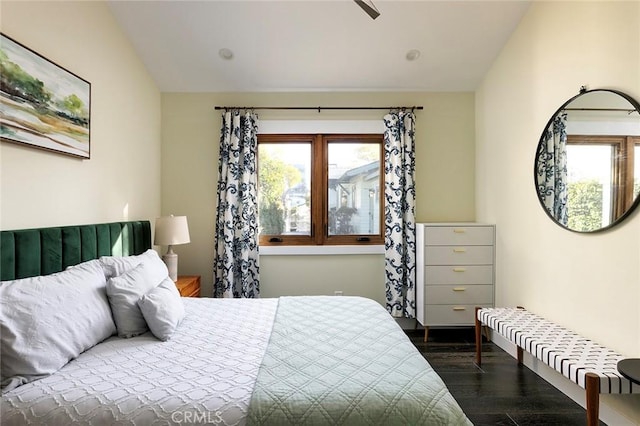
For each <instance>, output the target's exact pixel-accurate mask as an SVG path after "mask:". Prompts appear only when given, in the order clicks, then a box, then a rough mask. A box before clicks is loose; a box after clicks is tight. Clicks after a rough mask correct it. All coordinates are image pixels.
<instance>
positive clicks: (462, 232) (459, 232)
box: [453, 228, 467, 234]
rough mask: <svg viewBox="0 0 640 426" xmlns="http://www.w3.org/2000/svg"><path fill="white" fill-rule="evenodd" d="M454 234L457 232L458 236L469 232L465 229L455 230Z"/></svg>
mask: <svg viewBox="0 0 640 426" xmlns="http://www.w3.org/2000/svg"><path fill="white" fill-rule="evenodd" d="M453 232H455V233H456V234H464V233H465V232H467V230H466V229H464V228H455V229H454V230H453Z"/></svg>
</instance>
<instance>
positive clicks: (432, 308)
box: [424, 304, 492, 326]
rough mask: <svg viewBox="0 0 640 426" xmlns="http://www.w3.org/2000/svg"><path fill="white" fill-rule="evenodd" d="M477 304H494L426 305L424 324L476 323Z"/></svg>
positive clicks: (487, 306)
mask: <svg viewBox="0 0 640 426" xmlns="http://www.w3.org/2000/svg"><path fill="white" fill-rule="evenodd" d="M476 306H480V307H482V308H490V307H491V306H492V305H491V304H484V305H482V304H481V305H426V306H425V324H424V325H427V326H429V325H474V324H475V312H476Z"/></svg>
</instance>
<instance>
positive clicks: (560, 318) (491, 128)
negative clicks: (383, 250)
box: [476, 2, 640, 424]
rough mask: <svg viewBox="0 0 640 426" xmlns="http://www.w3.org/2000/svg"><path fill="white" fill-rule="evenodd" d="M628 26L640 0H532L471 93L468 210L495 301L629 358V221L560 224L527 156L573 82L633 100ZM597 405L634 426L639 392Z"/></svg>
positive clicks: (639, 234)
mask: <svg viewBox="0 0 640 426" xmlns="http://www.w3.org/2000/svg"><path fill="white" fill-rule="evenodd" d="M639 28H640V2H534V3H533V4H532V6H531V9H530V10H529V12H528V13H527V15H526V16H525V17H524V19H523V21H522V22H521V24H520V26H519V27H518V29H517V30H516V32H515V33H514V35H513V36H512V38H511V40H510V41H509V43H508V44H507V46H506V47H505V48H504V49H503V51H502V52H501V54H500V55H499V57H498V58H497V60H496V61H495V63H494V64H493V66H492V68H491V70H490V72H489V73H488V74H487V76H486V78H485V80H484V82H483V84H482V86H481V88H480V89H479V90H478V91H477V93H476V199H477V208H476V212H477V219H478V220H480V221H486V222H494V223H496V224H497V261H496V268H497V276H496V303H497V305H498V306H516V305H521V306H524V307H526V308H528V309H529V310H531V311H533V312H536V313H538V314H540V315H542V316H544V317H547V318H549V319H551V320H553V321H556V322H558V323H560V324H563V325H565V326H567V327H569V328H571V329H574V330H576V331H577V332H579V333H581V334H583V335H585V336H586V337H588V338H591V339H593V340H595V341H597V342H599V343H602V344H604V345H607V346H609V347H611V348H612V349H614V350H616V351H618V352H620V353H622V354H625V355H628V356H631V357H638V356H640V217H639V216H638V214H637V212H636V213H635V214H633V215H632V216H631V217H629V218H628V219H627V220H625V221H624V222H623V223H622V224H620V225H619V226H617V227H615V228H613V229H611V230H609V231H606V232H601V233H596V234H592V235H585V234H578V233H572V232H569V231H566V230H564V229H562V228H560V227H559V226H558V225H556V224H554V223H552V222H551V220H550V219H549V218H548V217H547V215H546V214H545V212H544V211H543V209H542V207H541V206H540V204H539V202H538V198H537V195H536V191H535V187H534V183H533V162H534V155H535V150H536V146H537V143H538V139H539V138H540V135H541V133H542V130H543V127H544V126H545V124H546V122H547V120H548V119H549V118H550V117H551V115H552V114H553V113H554V112H555V111H556V109H557V108H558V107H560V105H562V103H563V102H565V101H566V100H567V99H569V98H570V97H572V96H574V95H575V94H577V93H578V90H579V88H580V86H582V85H587V86H588V87H589V88H590V89H596V88H613V89H618V90H620V91H623V92H627V93H628V94H630V95H631V96H632V97H634V98H636V99H640V30H639ZM582 395H583V394H582ZM602 401H603V404H604V408H603V410H605V412H606V411H609V410H610V409H611V410H613V411H615V412H616V413H620V415H621V416H622V418H624V419H626V421H628V422H629V424H640V423H639V422H640V395H634V396H622V397H609V396H603V397H602ZM610 424H620V423H618V420H616V422H615V423H610Z"/></svg>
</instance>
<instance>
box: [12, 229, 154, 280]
mask: <svg viewBox="0 0 640 426" xmlns="http://www.w3.org/2000/svg"><path fill="white" fill-rule="evenodd" d="M150 248H151V223H150V222H149V221H130V222H114V223H101V224H94V225H77V226H61V227H51V228H36V229H21V230H17V231H1V232H0V281H7V280H14V279H19V278H28V277H34V276H38V275H48V274H53V273H54V272H60V271H63V270H64V269H65V268H67V267H68V266H71V265H76V264H78V263H81V262H85V261H87V260H91V259H97V258H98V257H100V256H130V255H134V254H140V253H143V252H144V251H146V250H147V249H150Z"/></svg>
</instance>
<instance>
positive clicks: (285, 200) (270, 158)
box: [258, 143, 311, 235]
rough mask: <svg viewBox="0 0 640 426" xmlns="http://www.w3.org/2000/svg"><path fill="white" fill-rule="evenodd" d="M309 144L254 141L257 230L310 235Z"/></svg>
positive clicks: (269, 233)
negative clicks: (258, 222) (256, 183)
mask: <svg viewBox="0 0 640 426" xmlns="http://www.w3.org/2000/svg"><path fill="white" fill-rule="evenodd" d="M310 188H311V145H310V144H305V143H265V144H259V145H258V206H259V212H258V215H259V221H260V234H262V235H311V189H310Z"/></svg>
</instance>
